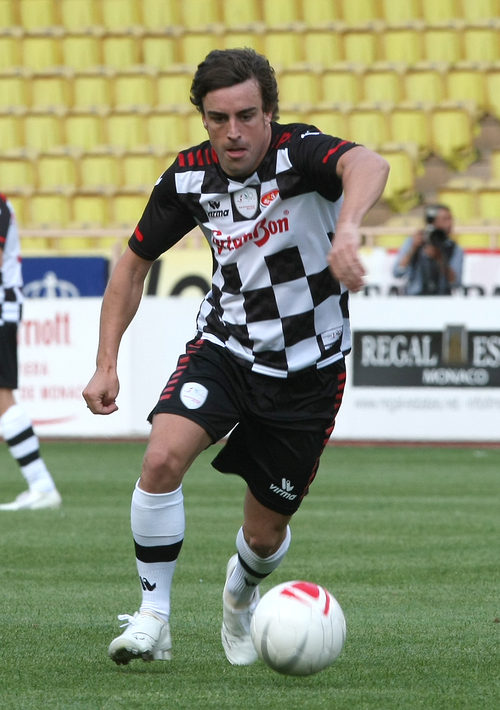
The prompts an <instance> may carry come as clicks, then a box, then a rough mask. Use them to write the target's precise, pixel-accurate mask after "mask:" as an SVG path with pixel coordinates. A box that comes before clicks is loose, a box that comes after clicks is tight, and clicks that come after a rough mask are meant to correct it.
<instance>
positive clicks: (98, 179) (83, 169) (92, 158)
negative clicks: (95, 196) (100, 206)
mask: <svg viewBox="0 0 500 710" xmlns="http://www.w3.org/2000/svg"><path fill="white" fill-rule="evenodd" d="M78 174H79V187H80V189H81V190H82V191H84V192H91V191H94V192H114V191H115V190H116V189H117V188H119V187H120V186H121V184H122V174H121V172H120V163H119V159H118V157H117V156H116V155H114V154H113V153H110V152H109V151H106V150H96V151H93V152H91V153H84V154H83V155H82V156H81V158H80V160H79V161H78Z"/></svg>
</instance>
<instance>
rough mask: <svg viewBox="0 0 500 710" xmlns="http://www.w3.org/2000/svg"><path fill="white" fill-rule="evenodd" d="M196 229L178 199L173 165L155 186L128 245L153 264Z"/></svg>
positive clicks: (190, 215)
mask: <svg viewBox="0 0 500 710" xmlns="http://www.w3.org/2000/svg"><path fill="white" fill-rule="evenodd" d="M195 226H196V221H195V220H194V218H193V216H192V214H191V213H190V212H189V211H188V209H187V208H186V206H185V204H183V203H182V202H181V201H180V200H179V197H178V195H177V191H176V188H175V163H174V164H173V165H171V166H170V167H169V168H168V169H167V170H166V171H165V172H164V173H163V175H162V176H161V178H160V179H159V180H158V182H157V183H156V185H155V186H154V188H153V191H152V192H151V195H150V197H149V200H148V203H147V204H146V207H145V209H144V212H143V214H142V217H141V218H140V220H139V223H138V224H137V227H136V228H135V230H134V233H133V234H132V236H131V237H130V239H129V242H128V244H129V247H130V248H131V249H132V251H133V252H135V253H136V254H137V255H138V256H140V257H142V258H143V259H147V260H151V261H154V260H155V259H157V258H158V257H159V256H160V254H163V252H165V251H167V250H168V249H170V247H172V246H173V245H174V244H176V243H177V242H178V241H179V240H180V239H182V237H183V236H184V235H185V234H187V233H188V232H189V231H191V230H192V229H193V228H194V227H195Z"/></svg>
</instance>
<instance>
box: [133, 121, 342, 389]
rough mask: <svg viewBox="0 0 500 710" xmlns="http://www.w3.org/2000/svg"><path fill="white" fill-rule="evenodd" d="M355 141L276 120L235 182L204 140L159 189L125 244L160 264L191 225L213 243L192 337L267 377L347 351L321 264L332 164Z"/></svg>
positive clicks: (331, 283) (332, 282) (334, 181)
mask: <svg viewBox="0 0 500 710" xmlns="http://www.w3.org/2000/svg"><path fill="white" fill-rule="evenodd" d="M354 145H355V144H353V143H350V142H348V141H342V140H340V139H339V138H333V137H331V136H327V135H324V134H322V133H320V132H319V131H318V129H316V128H315V127H314V126H308V125H306V124H291V125H279V124H277V123H273V124H272V140H271V144H270V148H269V150H268V152H267V154H266V156H265V157H264V160H263V161H262V163H261V164H260V165H259V167H258V169H257V171H256V172H255V173H254V174H253V175H251V176H249V177H248V178H247V179H245V180H244V181H243V182H240V181H236V180H233V179H231V178H230V177H228V176H227V175H226V174H225V173H224V172H223V171H222V169H221V167H220V165H219V164H218V160H217V155H216V153H215V151H214V150H213V149H212V147H211V145H210V142H208V141H206V142H204V143H201V144H200V145H198V146H196V147H194V148H191V149H189V150H186V151H183V152H181V153H180V154H179V155H178V157H177V159H176V161H175V162H174V164H173V165H171V166H170V167H169V168H168V170H166V172H165V173H164V174H163V175H162V177H161V178H160V179H159V181H158V182H157V184H156V185H155V187H154V189H153V192H152V194H151V197H150V199H149V202H148V204H147V206H146V209H145V211H144V214H143V216H142V217H141V219H140V221H139V224H138V225H137V228H136V230H135V232H134V234H133V236H132V237H131V239H130V241H129V245H130V248H131V249H132V250H133V251H134V252H136V253H137V254H138V255H139V256H141V257H143V258H145V259H156V258H157V257H158V256H159V255H160V254H161V253H162V252H164V251H165V250H166V249H168V248H169V247H170V246H172V245H173V244H175V243H176V242H177V241H179V239H181V238H182V236H183V235H184V234H186V233H187V232H188V231H190V230H191V229H192V228H193V227H194V226H196V225H199V227H200V228H201V230H202V231H203V233H204V235H205V237H206V239H207V241H208V243H209V244H210V246H211V249H212V254H213V260H214V272H213V278H212V288H211V290H210V292H209V293H208V294H207V295H206V297H205V299H204V300H203V302H202V304H201V308H200V311H199V314H198V318H197V328H198V336H199V337H203V338H206V339H207V340H210V341H212V342H214V343H217V344H219V345H223V346H224V347H226V348H228V350H229V351H230V352H231V353H232V354H233V355H234V356H235V357H237V358H238V359H239V360H241V361H242V362H243V363H244V364H246V365H247V366H248V367H251V369H252V370H254V371H255V372H258V373H261V374H265V375H270V376H274V377H287V376H288V374H289V373H293V372H296V371H299V370H302V369H304V368H306V367H310V366H314V365H316V366H317V367H324V366H326V365H329V364H330V363H332V362H334V361H335V360H338V359H340V358H341V357H342V355H343V354H345V353H346V352H348V351H349V349H350V345H351V336H350V329H349V313H348V294H347V291H346V289H345V287H344V286H343V285H342V284H340V283H339V282H338V281H337V280H336V279H335V278H334V277H333V276H332V275H331V272H330V271H329V269H328V266H327V254H328V251H329V249H330V247H331V240H332V237H333V234H334V232H335V224H336V221H337V216H338V213H339V210H340V207H341V204H342V183H341V180H340V179H339V178H338V176H337V174H336V165H337V160H338V158H339V157H340V156H341V155H342V154H343V153H344V152H346V151H347V150H349V149H350V148H352V147H353V146H354Z"/></svg>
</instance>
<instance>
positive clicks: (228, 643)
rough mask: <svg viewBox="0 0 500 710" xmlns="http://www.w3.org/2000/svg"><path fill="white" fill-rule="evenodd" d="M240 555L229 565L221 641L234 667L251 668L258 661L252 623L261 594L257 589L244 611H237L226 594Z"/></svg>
mask: <svg viewBox="0 0 500 710" xmlns="http://www.w3.org/2000/svg"><path fill="white" fill-rule="evenodd" d="M237 561H238V555H233V556H232V557H231V559H230V560H229V562H228V563H227V570H226V584H225V585H224V592H223V593H222V628H221V634H220V635H221V640H222V645H223V647H224V652H225V654H226V658H227V660H228V661H229V663H231V664H232V665H233V666H249V665H250V664H252V663H255V661H256V660H257V651H256V650H255V646H254V645H253V642H252V638H251V636H250V621H251V619H252V614H253V613H254V611H255V607H256V606H257V604H258V603H259V599H260V593H259V588H258V587H256V588H255V591H254V593H253V596H252V599H251V602H250V604H249V605H248V606H247V607H245V608H244V609H235V608H234V606H233V605H232V604H231V600H230V596H229V594H228V593H227V592H226V587H227V581H228V579H229V577H230V576H231V574H232V573H233V570H234V568H235V567H236V563H237Z"/></svg>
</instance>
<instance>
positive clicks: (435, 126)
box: [430, 105, 477, 171]
mask: <svg viewBox="0 0 500 710" xmlns="http://www.w3.org/2000/svg"><path fill="white" fill-rule="evenodd" d="M430 124H431V143H432V148H433V151H434V152H435V153H436V154H437V155H439V156H440V157H441V158H443V160H445V161H446V162H447V163H448V164H449V165H450V166H451V167H452V168H454V169H455V170H459V171H461V170H465V169H466V168H467V167H468V166H469V165H470V164H471V163H473V162H474V160H476V158H477V149H476V147H475V145H474V139H475V137H476V126H475V123H474V120H473V117H472V116H471V114H470V112H469V111H468V110H467V109H466V108H465V107H463V106H459V105H455V106H453V105H451V106H445V105H441V106H439V107H435V108H433V109H432V111H431V114H430Z"/></svg>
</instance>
